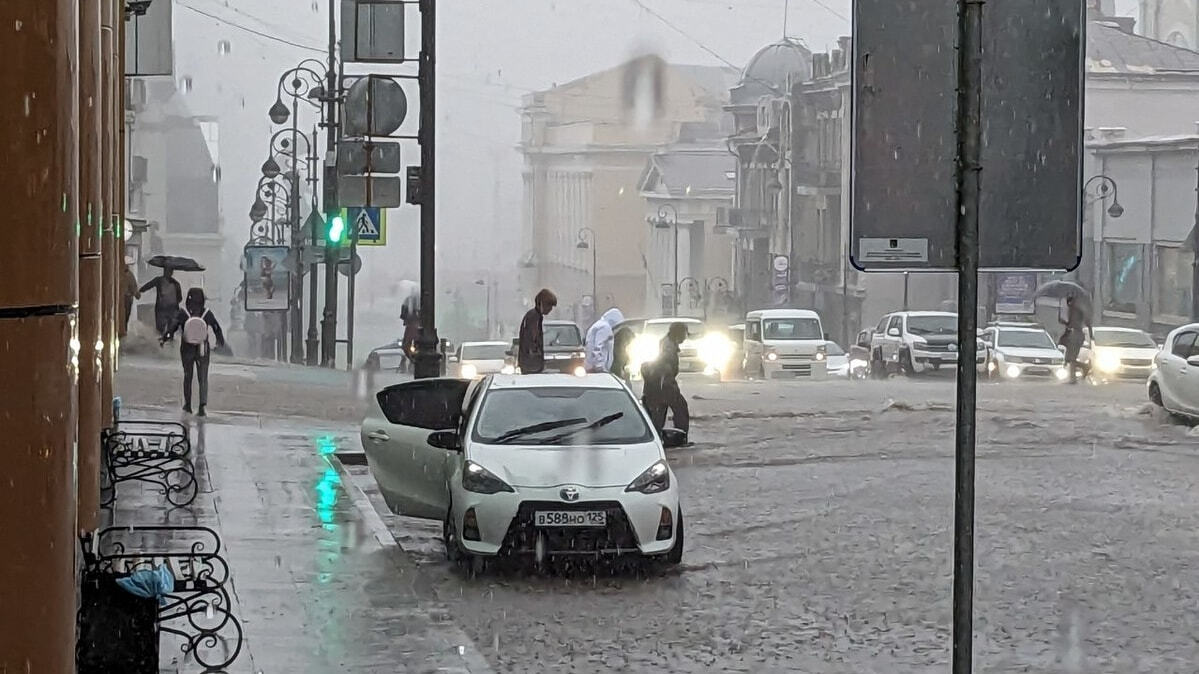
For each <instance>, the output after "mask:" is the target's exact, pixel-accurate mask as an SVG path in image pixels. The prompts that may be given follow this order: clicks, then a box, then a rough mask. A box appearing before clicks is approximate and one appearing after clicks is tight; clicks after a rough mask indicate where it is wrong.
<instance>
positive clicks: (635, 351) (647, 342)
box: [629, 335, 658, 372]
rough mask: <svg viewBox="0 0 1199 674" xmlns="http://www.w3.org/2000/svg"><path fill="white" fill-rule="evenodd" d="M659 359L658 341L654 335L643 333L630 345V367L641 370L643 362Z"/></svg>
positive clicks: (636, 370) (637, 370)
mask: <svg viewBox="0 0 1199 674" xmlns="http://www.w3.org/2000/svg"><path fill="white" fill-rule="evenodd" d="M657 359H658V341H657V340H656V339H654V338H653V337H649V336H647V335H641V336H640V337H638V338H637V339H634V340H633V343H632V344H630V345H629V369H631V370H632V371H633V372H640V371H641V364H642V363H648V362H650V361H654V360H657Z"/></svg>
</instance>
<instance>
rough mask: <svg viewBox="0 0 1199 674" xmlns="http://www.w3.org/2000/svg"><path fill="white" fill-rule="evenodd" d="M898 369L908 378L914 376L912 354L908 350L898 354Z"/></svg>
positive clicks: (914, 369)
mask: <svg viewBox="0 0 1199 674" xmlns="http://www.w3.org/2000/svg"><path fill="white" fill-rule="evenodd" d="M899 368H900V369H901V370H903V373H904V374H905V375H907V376H909V377H911V376H912V375H914V374H916V366H915V365H914V364H912V352H911V351H908V350H906V349H905V350H904V351H900V352H899Z"/></svg>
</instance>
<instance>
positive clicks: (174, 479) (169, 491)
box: [100, 419, 199, 508]
mask: <svg viewBox="0 0 1199 674" xmlns="http://www.w3.org/2000/svg"><path fill="white" fill-rule="evenodd" d="M100 449H101V452H102V454H103V456H102V460H101V462H100V463H101V471H100V473H101V474H100V504H101V505H102V506H104V507H105V508H107V507H109V506H111V505H112V503H113V501H115V500H116V492H117V485H118V484H119V483H121V482H127V481H139V482H146V483H149V484H153V485H155V486H157V487H158V488H159V492H160V493H162V494H163V495H165V496H166V499H167V501H168V502H169V503H170V504H171V505H173V506H177V507H185V506H189V505H191V504H192V502H193V501H195V500H196V495H197V493H198V491H199V486H198V485H197V483H196V465H195V462H194V461H193V460H192V456H191V437H190V435H189V434H188V429H187V427H186V426H184V425H183V424H181V423H178V422H173V421H150V420H139V419H130V420H122V421H121V422H120V423H119V424H118V425H117V426H116V428H115V429H114V430H113V431H111V432H108V433H106V434H105V435H104V438H103V441H102V442H101V445H100Z"/></svg>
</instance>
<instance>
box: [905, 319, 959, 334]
mask: <svg viewBox="0 0 1199 674" xmlns="http://www.w3.org/2000/svg"><path fill="white" fill-rule="evenodd" d="M908 332H910V333H912V334H913V335H956V334H958V318H957V316H908Z"/></svg>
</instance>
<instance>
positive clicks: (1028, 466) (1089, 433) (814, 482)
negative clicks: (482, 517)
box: [352, 377, 1199, 674]
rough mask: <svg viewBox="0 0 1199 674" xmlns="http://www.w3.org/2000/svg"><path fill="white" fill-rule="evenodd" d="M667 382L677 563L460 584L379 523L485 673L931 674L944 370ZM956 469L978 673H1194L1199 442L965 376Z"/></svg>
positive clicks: (950, 423)
mask: <svg viewBox="0 0 1199 674" xmlns="http://www.w3.org/2000/svg"><path fill="white" fill-rule="evenodd" d="M684 387H685V390H686V391H687V393H688V395H689V397H691V402H692V409H693V412H694V414H695V417H694V422H693V439H694V440H695V441H696V444H695V445H694V446H693V447H690V448H686V449H683V450H676V451H674V452H673V453H671V454H670V459H671V462H672V464H673V467H674V468H675V471H676V473H677V475H678V478H679V481H680V483H681V488H682V495H683V496H682V499H683V509H684V514H685V518H686V534H687V538H686V551H685V557H684V564H683V565H682V567H681V569H679V570H677V571H669V572H663V571H655V570H647V571H646V570H643V571H638V570H636V569H633V570H629V569H619V570H617V569H610V568H607V567H603V566H600V567H583V568H573V569H567V570H559V571H558V572H551V573H549V574H546V575H538V574H536V573H534V572H532V571H521V570H511V569H500V570H495V571H488V572H487V573H485V574H483V575H482V576H479V577H471V576H470V575H469V574H468V573H466V572H465V571H463V570H461V569H458V568H457V567H455V566H453V565H451V564H450V563H449V562H447V561H445V557H444V553H443V548H442V544H441V526H440V523H429V522H422V521H418V520H411V519H408V518H396V517H393V516H390V515H385V519H386V521H387V522H388V525H389V527H390V528H391V530H392V532H393V534H394V535H395V537H396V539H397V541H398V542H399V543H400V545H401V546H402V547H403V548H404V550H405V553H406V554H411V555H414V556H415V557H416V558H417V559H418V561H419V562H420V564H421V565H422V568H423V571H424V572H425V573H428V574H430V576H431V577H432V578H433V579H434V580H435V590H436V592H437V595H438V598H439V599H440V600H442V601H444V602H447V603H448V604H449V606H450V610H451V613H452V617H453V619H454V621H455V622H456V623H457V624H458V625H459V626H460V627H461V628H462V629H463V630H464V631H465V632H466V633H467V634H468V635H469V636H470V637H471V638H472V639H473V640H474V641H475V642H476V644H477V645H478V647H479V649H480V651H481V652H482V653H483V654H484V655H485V656H486V657H487V658H488V659H489V660H490V661H491V663H492V665H493V666H494V667H495V668H496V669H497V671H506V672H540V671H545V672H548V671H555V672H568V671H578V672H601V671H602V672H608V671H613V672H616V671H622V672H649V671H679V672H717V671H719V672H784V671H788V672H796V671H803V672H846V673H850V672H853V673H855V674H860V673H865V672H878V673H880V674H881V673H888V674H891V673H903V672H927V671H944V670H945V669H946V668H947V666H948V661H949V643H950V587H951V572H952V571H951V550H952V535H953V534H952V514H953V428H954V406H953V394H954V391H953V385H952V381H951V380H949V379H946V378H945V377H939V378H923V379H915V380H907V379H892V380H889V381H884V382H878V381H866V382H827V383H823V384H815V383H798V384H797V383H784V382H769V383H730V384H725V385H713V384H703V383H699V382H689V383H684ZM352 470H353V471H354V473H355V475H356V476H357V477H358V479H357V484H358V485H359V486H360V487H362V488H363V490H364V491H367V492H368V494H371V495H372V499H373V502H374V504H375V506H376V509H378V510H380V511H382V510H383V506H382V503H381V500H380V499H379V498H378V495H377V493H374V487H373V482H372V481H371V479H370V477H369V475H368V474H367V473H366V469H365V467H354V468H353V469H352ZM977 470H978V478H977V484H978V501H977V520H976V531H977V541H976V549H977V552H976V559H977V577H976V584H975V630H976V633H975V658H976V663H977V666H976V671H979V672H1012V671H1033V672H1046V671H1054V672H1079V673H1082V672H1121V673H1124V672H1190V671H1193V663H1194V662H1197V661H1199V643H1197V642H1196V639H1195V637H1194V635H1195V634H1196V633H1199V632H1197V631H1196V630H1195V629H1194V628H1195V618H1194V617H1193V616H1194V613H1193V609H1194V605H1195V602H1196V590H1195V589H1194V587H1193V584H1192V583H1191V579H1193V578H1194V567H1195V565H1196V564H1197V563H1199V533H1196V532H1197V531H1199V514H1197V513H1199V508H1197V507H1196V506H1199V503H1197V501H1199V491H1196V489H1195V488H1194V487H1195V484H1196V480H1197V476H1199V445H1197V443H1196V439H1195V437H1194V433H1192V432H1190V429H1189V428H1188V427H1186V426H1185V425H1181V424H1178V423H1175V422H1173V421H1171V420H1169V419H1168V418H1166V417H1165V416H1164V415H1162V414H1160V412H1159V411H1157V410H1156V409H1153V408H1152V407H1151V406H1150V405H1149V404H1148V402H1147V400H1146V396H1145V389H1144V386H1143V384H1140V383H1120V384H1110V385H1106V386H1100V387H1096V386H1089V385H1083V386H1067V385H1062V384H1056V383H1046V382H1027V383H1025V382H1021V383H1005V384H994V385H992V384H981V385H980V389H979V411H978V469H977Z"/></svg>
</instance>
